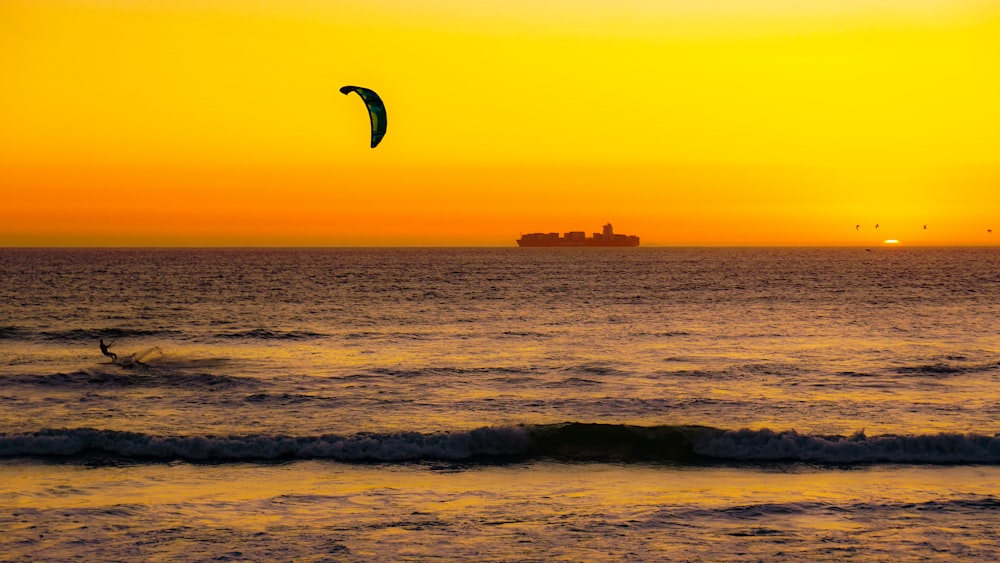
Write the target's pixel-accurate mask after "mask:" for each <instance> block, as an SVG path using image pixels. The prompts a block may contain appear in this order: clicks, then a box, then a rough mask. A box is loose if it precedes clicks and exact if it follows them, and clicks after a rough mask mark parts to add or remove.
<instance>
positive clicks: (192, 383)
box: [0, 360, 261, 389]
mask: <svg viewBox="0 0 1000 563" xmlns="http://www.w3.org/2000/svg"><path fill="white" fill-rule="evenodd" d="M189 363H190V364H191V365H195V366H196V365H197V364H198V362H196V361H193V360H192V361H190V362H189ZM155 365H156V364H154V366H155ZM174 365H176V364H174ZM0 385H3V386H9V385H26V386H34V387H43V388H67V389H74V388H90V387H95V386H97V387H108V388H111V387H137V388H155V387H169V388H183V389H187V388H195V389H228V388H233V387H251V388H253V387H257V386H259V385H261V381H260V380H258V379H254V378H251V377H236V376H227V375H213V374H210V373H187V372H184V371H178V370H174V369H157V368H156V367H152V368H150V367H148V366H147V365H146V364H143V365H142V366H139V367H137V369H132V370H128V371H125V372H122V371H120V370H115V371H105V370H101V369H82V370H77V371H73V372H69V373H62V372H60V373H52V374H47V375H31V374H21V375H14V376H9V377H3V378H0Z"/></svg>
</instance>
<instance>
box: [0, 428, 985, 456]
mask: <svg viewBox="0 0 1000 563" xmlns="http://www.w3.org/2000/svg"><path fill="white" fill-rule="evenodd" d="M88 455H105V456H108V455H109V456H113V457H122V458H131V459H141V460H173V459H181V460H189V461H202V462H232V461H254V460H288V459H329V460H335V461H343V462H405V461H433V460H439V461H463V462H473V461H482V460H485V461H498V460H531V459H559V460H564V461H577V462H584V461H615V462H620V463H630V462H663V463H675V464H706V463H816V464H831V465H855V464H879V463H903V464H942V465H966V464H1000V436H998V435H994V436H987V435H977V434H944V433H942V434H928V435H912V436H897V435H884V436H871V437H869V436H866V435H864V433H861V432H859V433H856V434H854V435H851V436H819V435H808V434H799V433H797V432H795V431H793V430H789V431H783V432H776V431H772V430H735V431H732V430H721V429H717V428H710V427H704V426H652V427H646V426H631V425H617V424H584V423H563V424H552V425H538V426H529V425H521V426H503V427H484V428H478V429H475V430H469V431H449V432H434V433H420V432H395V433H360V434H354V435H336V434H328V435H322V436H301V437H298V436H282V435H274V436H269V435H249V436H157V435H150V434H142V433H136V432H123V431H115V430H97V429H91V428H80V429H48V430H41V431H37V432H30V433H20V434H0V456H3V457H18V456H56V457H63V458H67V457H69V458H71V457H76V456H88Z"/></svg>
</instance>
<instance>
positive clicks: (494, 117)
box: [0, 0, 1000, 246]
mask: <svg viewBox="0 0 1000 563" xmlns="http://www.w3.org/2000/svg"><path fill="white" fill-rule="evenodd" d="M348 84H352V85H359V86H365V87H368V88H371V89H373V90H375V91H377V92H378V93H379V94H380V95H381V97H382V99H383V100H384V101H385V103H386V106H387V113H388V124H389V126H388V132H387V134H386V137H385V139H384V140H383V141H382V143H381V144H380V145H379V146H378V147H377V148H375V149H371V148H370V147H369V138H368V137H369V132H368V127H369V124H368V116H367V113H366V112H365V109H364V105H363V103H362V102H361V100H360V98H358V97H357V95H355V94H351V95H350V96H343V95H341V94H340V93H339V91H338V90H339V88H340V87H341V86H344V85H348ZM997 100H1000V0H995V1H987V0H813V1H809V2H804V1H801V0H703V1H699V2H690V1H687V0H684V1H682V0H502V1H501V0H464V1H460V0H428V1H422V2H415V1H413V0H359V1H354V0H283V1H280V2H279V1H276V0H275V1H264V0H257V1H249V0H214V1H201V0H144V1H143V0H0V246H514V241H515V239H517V238H518V237H519V236H520V235H521V234H522V233H528V232H538V231H542V232H566V231H586V232H588V233H591V232H598V231H600V229H601V226H602V225H603V224H604V223H606V222H611V223H612V224H613V225H614V226H615V230H616V232H619V233H626V234H635V235H639V236H640V237H641V238H642V243H643V245H644V246H648V245H659V246H674V245H676V246H691V245H779V246H802V245H805V246H810V245H858V246H870V245H875V244H883V241H884V240H888V239H894V240H899V241H900V244H901V245H992V244H998V242H997V241H1000V138H998V137H1000V103H998V102H997ZM876 224H878V225H879V228H878V229H875V225H876ZM925 225H926V229H925V228H924V226H925ZM988 229H993V230H994V231H996V232H995V233H988V232H987V230H988Z"/></svg>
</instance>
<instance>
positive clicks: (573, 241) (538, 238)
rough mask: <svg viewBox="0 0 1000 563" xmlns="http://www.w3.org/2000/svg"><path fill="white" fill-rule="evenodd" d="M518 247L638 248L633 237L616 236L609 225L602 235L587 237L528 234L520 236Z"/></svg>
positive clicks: (577, 232) (582, 234)
mask: <svg viewBox="0 0 1000 563" xmlns="http://www.w3.org/2000/svg"><path fill="white" fill-rule="evenodd" d="M517 245H518V246H639V237H637V236H635V235H616V234H615V230H614V228H613V227H612V226H611V223H608V224H607V225H604V232H603V233H594V236H592V237H588V236H587V234H586V233H584V232H583V231H571V232H568V233H565V234H563V235H560V234H559V233H529V234H526V235H521V238H519V239H518V240H517Z"/></svg>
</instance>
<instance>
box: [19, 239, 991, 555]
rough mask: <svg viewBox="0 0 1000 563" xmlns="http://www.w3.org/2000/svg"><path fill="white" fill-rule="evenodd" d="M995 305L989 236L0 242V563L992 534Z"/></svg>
mask: <svg viewBox="0 0 1000 563" xmlns="http://www.w3.org/2000/svg"><path fill="white" fill-rule="evenodd" d="M998 304H1000V250H998V249H993V248H872V249H864V248H837V249H778V248H771V249H749V248H740V249H721V248H712V249H682V248H593V249H580V248H576V249H574V248H565V249H543V248H539V249H521V248H486V249H473V248H462V249H260V250H250V249H218V250H210V249H180V250H170V249H143V250H138V249H133V250H127V249H121V250H119V249H114V250H97V249H87V250H72V249H36V250H32V249H3V250H0V530H2V535H0V560H3V561H28V560H32V561H66V560H74V559H75V560H102V561H137V560H142V561H147V560H148V561H156V560H162V561H175V560H228V561H243V560H246V561H260V560H298V561H400V560H404V561H405V560H413V561H426V560H446V561H448V560H456V559H459V560H463V559H464V560H475V561H633V560H634V561H724V560H739V561H745V560H768V561H771V560H782V559H785V560H796V561H797V560H834V559H838V560H839V559H842V558H845V557H849V558H851V559H854V560H861V561H884V560H897V561H908V560H913V561H926V560H955V559H982V560H996V559H1000V493H998V483H1000V422H998V418H1000V322H998V320H997V319H998V313H1000V305H998ZM102 338H103V339H104V341H105V342H106V343H108V342H110V343H111V348H110V350H111V352H114V353H115V354H116V355H117V361H112V360H111V358H110V357H105V356H102V355H101V352H100V350H99V349H98V340H99V339H102Z"/></svg>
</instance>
